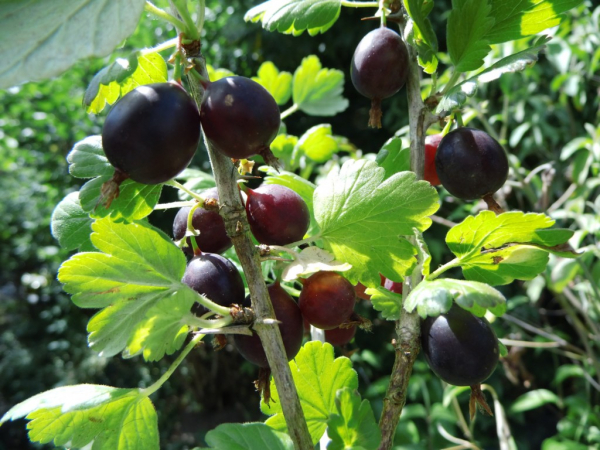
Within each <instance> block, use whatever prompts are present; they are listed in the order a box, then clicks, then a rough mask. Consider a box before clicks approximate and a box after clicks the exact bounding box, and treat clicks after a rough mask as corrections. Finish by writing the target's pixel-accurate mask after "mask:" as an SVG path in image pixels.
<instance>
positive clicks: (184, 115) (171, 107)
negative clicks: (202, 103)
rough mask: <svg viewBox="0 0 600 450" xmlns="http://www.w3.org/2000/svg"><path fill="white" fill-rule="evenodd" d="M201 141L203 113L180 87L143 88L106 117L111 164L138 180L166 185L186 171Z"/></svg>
mask: <svg viewBox="0 0 600 450" xmlns="http://www.w3.org/2000/svg"><path fill="white" fill-rule="evenodd" d="M199 139H200V115H199V114H198V108H197V107H196V103H194V101H193V100H192V98H191V97H190V96H189V95H188V94H187V92H185V90H184V89H183V88H182V87H181V86H179V85H178V84H174V83H155V84H147V85H143V86H139V87H137V88H135V89H134V90H133V91H130V92H129V93H127V94H126V95H125V96H124V97H123V98H122V99H121V100H119V101H118V102H117V103H116V104H115V105H114V106H113V108H112V109H111V110H110V112H109V113H108V115H107V116H106V121H105V122H104V127H103V128H102V147H103V148H104V153H105V154H106V157H107V158H108V161H109V162H110V163H111V164H112V165H113V166H114V167H115V168H116V169H118V171H120V172H122V173H123V174H126V175H128V176H129V177H130V178H131V179H132V180H134V181H137V182H138V183H144V184H158V183H164V182H165V181H168V180H170V179H172V178H173V177H174V176H175V175H177V174H178V173H179V172H181V171H182V170H183V169H185V168H186V167H187V166H188V164H189V163H190V161H191V160H192V157H193V156H194V153H195V151H196V147H197V146H198V141H199Z"/></svg>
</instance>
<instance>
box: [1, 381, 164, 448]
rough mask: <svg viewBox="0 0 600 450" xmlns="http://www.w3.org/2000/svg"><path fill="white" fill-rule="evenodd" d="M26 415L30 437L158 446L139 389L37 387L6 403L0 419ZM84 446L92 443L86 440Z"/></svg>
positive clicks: (58, 442) (77, 444) (62, 442)
mask: <svg viewBox="0 0 600 450" xmlns="http://www.w3.org/2000/svg"><path fill="white" fill-rule="evenodd" d="M23 417H25V418H27V419H29V420H31V422H29V424H28V425H27V429H28V430H29V439H30V440H31V441H33V442H39V443H41V444H46V443H49V442H53V444H54V445H55V446H60V447H62V446H68V447H69V448H82V447H85V446H87V445H89V444H92V443H93V448H94V450H96V449H97V450H109V449H116V450H133V449H140V450H141V449H144V450H152V449H157V450H158V448H159V441H158V423H157V417H156V411H155V410H154V406H153V405H152V402H151V401H150V400H149V399H148V397H147V396H146V395H144V393H143V391H142V390H140V389H117V388H113V387H109V386H101V385H93V384H80V385H76V386H65V387H59V388H56V389H52V390H50V391H46V392H42V393H41V394H38V395H36V396H34V397H31V398H29V399H27V400H25V401H24V402H22V403H19V404H18V405H16V406H14V407H13V408H11V409H10V410H9V411H8V412H7V413H6V414H5V415H4V417H2V419H1V420H0V424H2V423H4V422H6V421H7V420H15V419H20V418H23ZM89 448H92V446H91V445H90V447H89Z"/></svg>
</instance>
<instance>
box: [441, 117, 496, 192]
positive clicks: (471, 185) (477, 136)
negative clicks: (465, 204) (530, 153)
mask: <svg viewBox="0 0 600 450" xmlns="http://www.w3.org/2000/svg"><path fill="white" fill-rule="evenodd" d="M435 168H436V171H437V174H438V177H439V179H440V181H441V183H442V186H444V187H445V188H446V189H447V190H448V192H450V194H452V195H454V196H455V197H458V198H462V199H463V200H475V199H478V198H484V199H485V197H487V196H490V197H491V195H492V194H493V193H494V192H496V191H497V190H498V189H500V188H501V187H502V185H503V184H504V183H505V182H506V179H507V177H508V158H507V157H506V154H505V153H504V150H503V148H502V146H501V145H500V144H499V143H498V141H496V140H495V139H494V138H492V137H491V136H490V135H489V134H487V133H486V132H484V131H481V130H476V129H474V128H465V127H461V128H457V129H456V130H453V131H451V132H450V133H448V134H447V135H446V136H444V138H443V139H442V140H441V142H440V144H439V146H438V149H437V153H436V156H435Z"/></svg>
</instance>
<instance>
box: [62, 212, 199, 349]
mask: <svg viewBox="0 0 600 450" xmlns="http://www.w3.org/2000/svg"><path fill="white" fill-rule="evenodd" d="M92 229H93V230H94V233H93V234H92V237H91V238H92V243H93V244H94V246H95V247H96V248H97V249H98V250H100V252H91V253H78V254H76V255H74V256H72V257H71V258H70V259H69V260H68V261H66V262H64V263H63V264H62V266H61V267H60V269H59V272H58V279H59V281H60V282H61V283H63V284H64V289H65V291H66V292H68V293H70V294H73V297H72V300H73V303H75V304H76V305H77V306H79V307H81V308H103V309H102V310H101V311H99V312H98V313H96V315H94V316H93V317H92V318H91V319H90V321H89V323H88V332H89V333H90V335H89V343H90V346H91V347H92V348H93V349H94V350H96V351H98V352H100V353H101V354H103V355H106V356H113V355H116V354H117V353H119V352H120V351H122V350H123V349H124V348H125V347H127V346H128V345H129V343H131V345H132V348H131V349H128V351H127V353H128V354H135V353H137V352H138V351H140V347H141V346H142V344H141V343H140V340H139V338H136V337H135V335H134V333H136V332H138V330H139V329H141V328H142V327H144V326H146V327H149V325H148V323H149V322H151V321H152V318H153V317H155V319H154V321H155V323H158V325H157V326H160V327H162V328H163V329H162V331H161V333H162V336H165V339H166V340H168V341H170V340H171V339H172V338H173V336H175V339H176V342H175V343H173V342H168V341H165V342H163V341H162V339H161V338H160V336H159V337H152V338H149V339H147V340H146V341H142V343H143V344H144V345H145V346H146V347H147V348H148V350H146V351H145V352H144V354H145V355H148V356H149V357H152V358H153V359H155V358H154V356H155V355H158V354H161V352H163V351H164V349H174V348H175V347H176V346H177V343H179V341H177V337H178V336H179V335H180V332H181V327H182V324H181V323H177V322H169V318H165V319H164V320H163V319H162V318H160V317H159V316H160V315H161V314H163V310H164V309H165V308H167V306H166V305H164V306H165V307H164V308H163V307H156V308H154V309H153V310H152V308H153V307H154V306H155V305H157V304H159V303H160V302H163V301H167V299H168V303H167V305H168V307H170V308H173V309H177V308H178V310H182V311H189V309H190V308H191V307H192V305H193V303H194V298H197V294H195V292H194V291H192V290H191V289H190V288H189V287H187V286H186V285H184V284H183V283H181V278H182V276H183V272H184V271H185V267H186V259H185V256H184V254H183V253H182V252H181V250H180V249H179V248H177V246H176V245H174V244H173V242H171V240H170V239H169V238H168V237H167V236H166V235H164V234H163V233H162V232H160V231H158V230H156V229H154V228H152V227H151V226H150V225H146V224H143V223H132V224H119V223H115V222H113V221H111V220H110V219H100V220H97V221H96V222H95V223H94V224H93V225H92ZM173 314H175V312H174V313H173ZM169 317H172V316H171V315H169ZM144 324H145V325H144ZM149 328H150V329H151V327H149ZM165 328H169V329H166V330H165ZM169 330H170V331H169ZM179 339H180V338H179Z"/></svg>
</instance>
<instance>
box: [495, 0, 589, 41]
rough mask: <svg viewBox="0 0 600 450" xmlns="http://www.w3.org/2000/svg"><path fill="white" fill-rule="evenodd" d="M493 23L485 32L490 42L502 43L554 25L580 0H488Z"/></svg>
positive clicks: (578, 3) (580, 1)
mask: <svg viewBox="0 0 600 450" xmlns="http://www.w3.org/2000/svg"><path fill="white" fill-rule="evenodd" d="M490 3H491V5H492V11H491V13H490V15H491V16H492V17H493V18H494V19H495V23H494V26H493V27H492V29H491V30H489V31H488V33H487V34H486V35H485V38H486V39H487V40H488V41H489V43H490V44H501V43H502V42H508V41H512V40H515V39H520V38H522V37H525V36H532V35H534V34H538V33H540V32H542V31H544V30H546V29H548V28H552V27H555V26H557V25H558V24H559V23H560V21H561V19H562V15H563V13H564V12H566V11H568V10H570V9H571V8H575V7H576V6H579V5H581V4H583V1H582V0H527V1H524V0H490Z"/></svg>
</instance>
